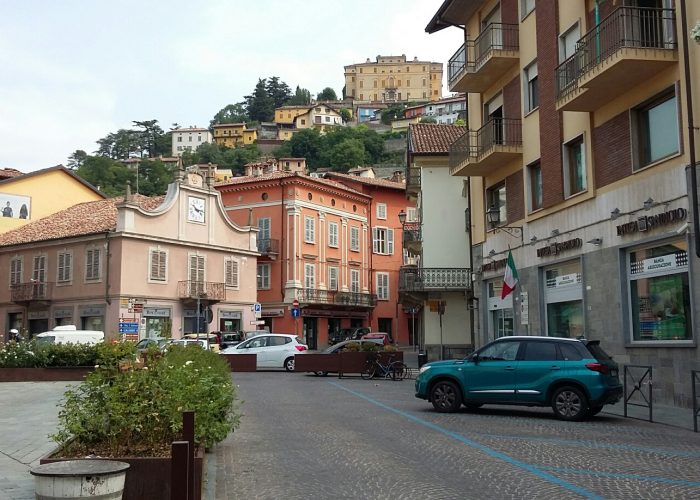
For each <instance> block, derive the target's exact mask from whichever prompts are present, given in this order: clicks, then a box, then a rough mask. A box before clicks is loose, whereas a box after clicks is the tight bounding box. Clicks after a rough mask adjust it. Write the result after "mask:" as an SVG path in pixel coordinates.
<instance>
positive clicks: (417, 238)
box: [403, 222, 423, 254]
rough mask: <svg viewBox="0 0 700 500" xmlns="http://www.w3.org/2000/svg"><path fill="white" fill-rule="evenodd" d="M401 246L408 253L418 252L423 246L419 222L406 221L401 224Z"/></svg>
mask: <svg viewBox="0 0 700 500" xmlns="http://www.w3.org/2000/svg"><path fill="white" fill-rule="evenodd" d="M403 246H404V248H405V249H407V250H408V251H409V252H410V253H413V254H416V253H420V250H421V247H422V246H423V234H422V230H421V225H420V222H407V223H406V224H404V226H403Z"/></svg>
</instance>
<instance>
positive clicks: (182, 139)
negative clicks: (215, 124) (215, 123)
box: [171, 127, 213, 156]
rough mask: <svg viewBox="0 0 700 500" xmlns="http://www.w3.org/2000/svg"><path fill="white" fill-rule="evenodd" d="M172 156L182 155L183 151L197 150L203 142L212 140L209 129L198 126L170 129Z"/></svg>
mask: <svg viewBox="0 0 700 500" xmlns="http://www.w3.org/2000/svg"><path fill="white" fill-rule="evenodd" d="M171 138H172V156H182V153H184V152H185V151H197V148H198V147H199V146H201V145H202V144H205V143H210V144H211V142H212V141H213V136H212V135H211V132H209V129H206V128H199V127H187V128H178V129H175V130H173V131H172V134H171Z"/></svg>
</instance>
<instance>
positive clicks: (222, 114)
mask: <svg viewBox="0 0 700 500" xmlns="http://www.w3.org/2000/svg"><path fill="white" fill-rule="evenodd" d="M248 121H250V117H249V116H248V113H247V112H246V109H245V102H238V103H236V104H229V105H227V106H225V107H223V108H222V109H220V110H219V111H218V112H217V113H216V114H215V115H214V118H212V120H211V121H210V122H209V127H211V126H212V125H216V124H217V123H243V122H248Z"/></svg>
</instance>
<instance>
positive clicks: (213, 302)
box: [0, 173, 259, 339]
mask: <svg viewBox="0 0 700 500" xmlns="http://www.w3.org/2000/svg"><path fill="white" fill-rule="evenodd" d="M181 175H182V174H181ZM257 232H258V229H257V228H251V227H247V226H246V227H241V226H238V225H236V224H234V223H233V222H231V220H230V219H229V218H228V216H227V215H226V213H225V211H224V208H223V206H222V204H221V198H220V195H219V193H218V192H217V191H216V190H214V189H213V188H212V187H211V185H207V184H206V183H205V182H204V181H203V178H202V177H201V176H200V175H197V174H195V173H187V174H184V178H182V179H179V180H178V181H177V182H175V183H173V184H171V185H170V187H169V190H168V192H167V194H166V195H165V196H161V197H157V198H147V197H143V196H140V195H131V194H130V193H129V194H127V196H126V199H124V198H113V199H106V200H100V201H92V202H86V203H81V204H78V205H75V206H73V207H71V208H68V209H66V210H63V211H61V212H58V213H56V214H53V215H50V216H48V217H45V218H43V219H40V220H37V221H34V222H31V223H30V224H27V225H25V226H23V227H21V228H19V229H15V230H13V231H10V232H8V233H5V234H3V235H2V236H0V283H4V286H0V331H1V332H2V334H3V336H5V335H7V332H8V331H9V330H10V328H18V329H20V330H21V331H23V332H26V333H27V334H30V335H32V334H36V333H38V332H42V331H46V330H48V329H51V328H53V327H55V326H57V325H65V324H75V325H76V326H77V327H78V328H83V329H96V330H103V331H104V332H105V333H106V335H107V336H108V337H109V338H113V339H117V338H130V339H137V338H144V337H156V336H160V335H165V334H167V333H168V332H171V333H172V336H173V337H174V338H178V337H180V336H181V335H183V334H185V333H189V332H195V331H197V330H199V331H217V330H224V331H225V330H241V329H250V328H251V327H250V324H251V321H254V319H255V318H254V314H253V312H252V305H253V304H254V303H255V299H256V287H255V283H256V277H255V273H256V266H257V256H258V255H259V254H258V252H257V246H256V245H257V244H256V236H257ZM198 324H199V326H198Z"/></svg>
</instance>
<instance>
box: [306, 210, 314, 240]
mask: <svg viewBox="0 0 700 500" xmlns="http://www.w3.org/2000/svg"><path fill="white" fill-rule="evenodd" d="M304 241H305V242H306V243H316V219H314V218H313V217H308V216H306V217H304Z"/></svg>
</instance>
